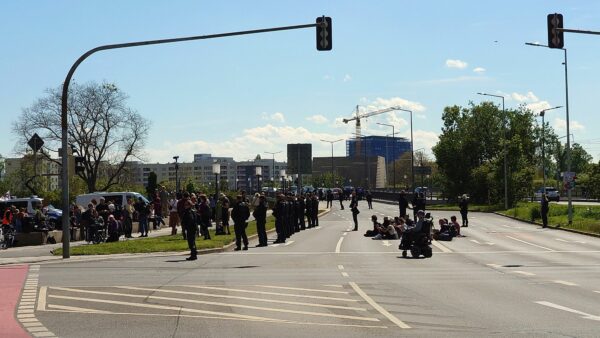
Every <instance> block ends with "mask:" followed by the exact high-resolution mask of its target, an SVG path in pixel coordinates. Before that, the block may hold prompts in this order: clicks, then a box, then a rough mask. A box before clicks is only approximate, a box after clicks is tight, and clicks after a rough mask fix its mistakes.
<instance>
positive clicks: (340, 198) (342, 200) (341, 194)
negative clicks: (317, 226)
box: [338, 191, 344, 210]
mask: <svg viewBox="0 0 600 338" xmlns="http://www.w3.org/2000/svg"><path fill="white" fill-rule="evenodd" d="M338 199H339V200H340V210H344V192H343V191H340V193H339V194H338Z"/></svg>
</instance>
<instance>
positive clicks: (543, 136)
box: [540, 106, 562, 195]
mask: <svg viewBox="0 0 600 338" xmlns="http://www.w3.org/2000/svg"><path fill="white" fill-rule="evenodd" d="M558 108H562V106H556V107H552V108H548V109H544V110H542V111H540V116H541V117H542V173H543V178H542V182H543V183H542V185H543V187H542V189H543V190H542V191H543V192H544V195H546V153H545V149H544V141H545V140H544V138H545V137H546V121H545V118H544V117H545V116H546V112H547V111H548V110H553V109H558Z"/></svg>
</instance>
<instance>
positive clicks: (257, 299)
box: [117, 286, 367, 311]
mask: <svg viewBox="0 0 600 338" xmlns="http://www.w3.org/2000/svg"><path fill="white" fill-rule="evenodd" d="M117 288H119V289H127V290H141V291H152V292H163V293H175V294H183V295H195V296H204V297H213V298H228V299H241V300H251V301H253V302H266V303H278V304H290V305H302V306H313V307H322V308H332V309H344V310H356V311H367V309H365V308H358V307H348V306H339V305H329V304H315V303H303V302H292V301H284V300H273V299H264V298H252V297H240V296H230V295H215V294H209V293H201V292H189V291H178V290H167V289H152V288H138V287H134V286H118V287H117ZM332 292H338V293H344V294H348V292H343V291H332ZM174 299H177V298H174Z"/></svg>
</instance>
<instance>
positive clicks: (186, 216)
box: [181, 199, 198, 261]
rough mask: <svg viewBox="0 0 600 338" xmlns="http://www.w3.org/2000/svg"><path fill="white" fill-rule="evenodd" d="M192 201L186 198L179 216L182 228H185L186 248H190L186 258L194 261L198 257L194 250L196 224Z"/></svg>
mask: <svg viewBox="0 0 600 338" xmlns="http://www.w3.org/2000/svg"><path fill="white" fill-rule="evenodd" d="M193 206H194V203H192V201H190V200H189V199H186V200H185V201H184V203H183V208H184V209H183V213H182V218H181V225H182V228H184V229H185V230H186V234H187V236H186V239H187V242H188V248H189V249H190V257H188V258H186V260H188V261H195V260H196V259H197V258H198V257H197V255H198V252H197V250H196V231H197V230H198V226H197V225H196V213H195V212H194V210H193Z"/></svg>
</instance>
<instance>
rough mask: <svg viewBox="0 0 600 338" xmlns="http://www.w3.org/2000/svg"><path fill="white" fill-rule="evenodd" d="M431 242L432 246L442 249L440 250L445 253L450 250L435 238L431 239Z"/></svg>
mask: <svg viewBox="0 0 600 338" xmlns="http://www.w3.org/2000/svg"><path fill="white" fill-rule="evenodd" d="M431 244H433V246H435V247H436V248H438V249H440V250H442V252H446V253H450V252H452V250H450V249H448V248H447V247H446V246H444V245H442V244H441V243H440V242H438V241H436V240H433V241H431Z"/></svg>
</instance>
